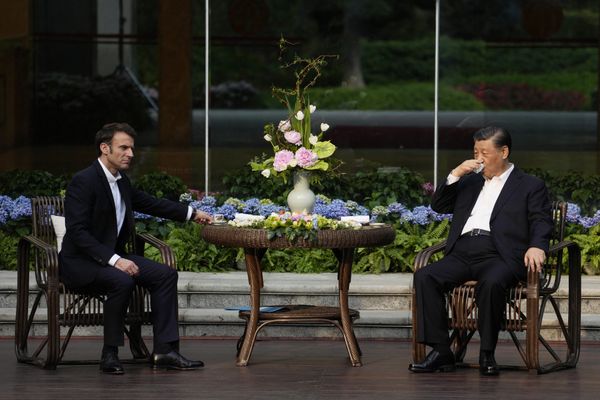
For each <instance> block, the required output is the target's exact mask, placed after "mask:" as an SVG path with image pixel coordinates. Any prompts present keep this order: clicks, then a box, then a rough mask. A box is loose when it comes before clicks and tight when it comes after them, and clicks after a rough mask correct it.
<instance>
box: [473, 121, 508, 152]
mask: <svg viewBox="0 0 600 400" xmlns="http://www.w3.org/2000/svg"><path fill="white" fill-rule="evenodd" d="M488 139H492V143H494V145H495V146H496V148H498V149H500V148H502V147H503V146H506V147H508V154H510V151H511V148H512V138H511V137H510V133H508V131H507V130H506V129H504V128H500V127H498V126H486V127H485V128H481V129H480V130H478V131H477V132H475V133H474V134H473V140H474V141H475V142H478V141H480V140H488Z"/></svg>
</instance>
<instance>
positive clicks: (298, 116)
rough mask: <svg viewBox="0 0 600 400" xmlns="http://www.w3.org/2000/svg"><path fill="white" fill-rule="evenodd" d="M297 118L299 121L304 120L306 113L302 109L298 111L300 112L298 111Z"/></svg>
mask: <svg viewBox="0 0 600 400" xmlns="http://www.w3.org/2000/svg"><path fill="white" fill-rule="evenodd" d="M296 119H297V120H298V121H302V120H303V119H304V113H303V112H302V111H298V112H297V113H296Z"/></svg>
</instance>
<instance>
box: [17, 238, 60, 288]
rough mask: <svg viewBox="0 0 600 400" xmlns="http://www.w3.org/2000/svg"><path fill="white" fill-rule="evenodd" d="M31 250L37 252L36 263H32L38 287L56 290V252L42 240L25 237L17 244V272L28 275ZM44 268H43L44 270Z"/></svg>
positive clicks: (57, 272) (52, 246) (54, 247)
mask: <svg viewBox="0 0 600 400" xmlns="http://www.w3.org/2000/svg"><path fill="white" fill-rule="evenodd" d="M31 250H37V251H38V254H40V255H41V257H40V256H38V257H40V258H38V259H37V261H38V262H35V263H33V265H34V272H35V279H36V282H37V285H38V287H45V286H48V287H49V288H50V286H51V287H52V288H53V289H58V285H59V271H58V252H57V250H56V246H54V245H51V244H48V243H46V242H44V241H43V240H41V239H39V238H37V237H35V236H33V235H27V236H24V237H22V238H21V239H20V240H19V244H18V256H17V257H18V264H19V272H20V273H24V272H27V275H28V274H29V264H30V262H29V259H30V252H31ZM44 267H45V268H44Z"/></svg>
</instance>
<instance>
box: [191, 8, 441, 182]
mask: <svg viewBox="0 0 600 400" xmlns="http://www.w3.org/2000/svg"><path fill="white" fill-rule="evenodd" d="M210 18H211V21H210V36H211V51H210V76H211V98H210V101H211V103H210V104H211V111H210V121H211V123H210V143H211V146H210V154H211V163H210V166H211V182H212V185H211V186H212V187H214V188H216V189H218V188H219V183H220V181H221V177H222V176H223V175H224V174H228V173H231V172H232V171H235V170H236V169H237V168H248V166H247V163H248V161H250V159H251V158H253V157H254V156H257V155H260V154H261V153H263V152H267V153H268V152H271V151H272V150H271V146H270V145H269V143H267V142H265V141H264V140H263V127H264V125H265V124H266V123H278V122H279V121H280V120H282V119H284V118H286V117H287V110H286V109H285V107H284V106H283V105H282V104H280V103H279V102H278V101H277V100H276V99H274V98H273V96H272V93H271V92H272V91H271V89H272V87H273V86H276V87H281V88H288V89H291V88H292V87H293V84H294V76H293V70H290V69H287V70H286V69H282V68H281V66H280V62H279V61H278V56H279V48H278V42H279V39H280V38H281V37H284V38H285V39H286V40H288V41H290V42H292V43H295V44H296V46H290V47H289V49H288V52H289V53H290V54H294V53H296V54H297V55H298V56H300V57H303V58H304V57H315V56H317V55H321V54H328V55H336V56H338V58H337V59H330V61H329V63H328V65H327V66H326V67H325V68H324V69H323V71H322V72H323V73H322V76H320V77H319V79H318V81H317V83H316V85H315V86H314V87H313V88H312V89H311V90H310V91H309V96H310V99H311V103H313V104H314V105H316V106H317V112H316V113H315V114H314V115H313V126H314V127H315V128H316V127H318V126H319V124H320V123H321V122H326V123H327V124H329V125H330V126H331V128H330V130H329V131H327V133H326V137H327V138H329V139H330V140H331V141H332V142H333V143H334V144H335V145H336V146H338V150H337V152H336V155H337V156H338V157H339V158H341V159H342V160H343V161H344V165H343V167H342V169H343V170H344V171H346V172H353V171H357V170H367V169H368V170H372V169H376V168H386V169H388V170H389V169H391V170H393V168H395V167H400V166H404V167H409V168H413V169H415V170H417V171H419V172H422V173H424V174H426V175H429V176H431V174H432V167H431V165H432V154H433V153H432V146H433V114H432V110H433V71H434V64H433V61H434V29H433V28H434V26H435V24H434V22H435V14H434V4H433V3H432V2H423V1H409V2H398V1H394V0H377V1H366V0H352V1H341V0H335V1H327V2H322V1H316V0H302V1H296V0H294V1H285V2H282V1H277V0H270V1H269V0H264V1H262V0H261V1H223V2H219V1H212V2H211V15H210ZM201 133H202V132H196V131H195V132H194V135H195V137H197V136H199V135H200V134H201Z"/></svg>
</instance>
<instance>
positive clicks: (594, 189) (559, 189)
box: [527, 168, 600, 215]
mask: <svg viewBox="0 0 600 400" xmlns="http://www.w3.org/2000/svg"><path fill="white" fill-rule="evenodd" d="M527 172H529V173H530V174H532V175H535V176H537V177H539V178H540V179H542V180H543V181H544V182H545V183H546V186H547V187H548V191H549V192H550V197H551V198H552V199H553V200H558V201H568V202H571V203H576V204H577V205H578V206H579V207H581V212H582V214H584V215H593V214H594V213H595V212H596V211H597V210H598V209H600V196H598V187H600V175H587V174H583V173H581V172H578V171H569V172H567V173H561V174H555V173H553V172H551V171H546V170H542V169H539V168H533V169H528V170H527Z"/></svg>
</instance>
